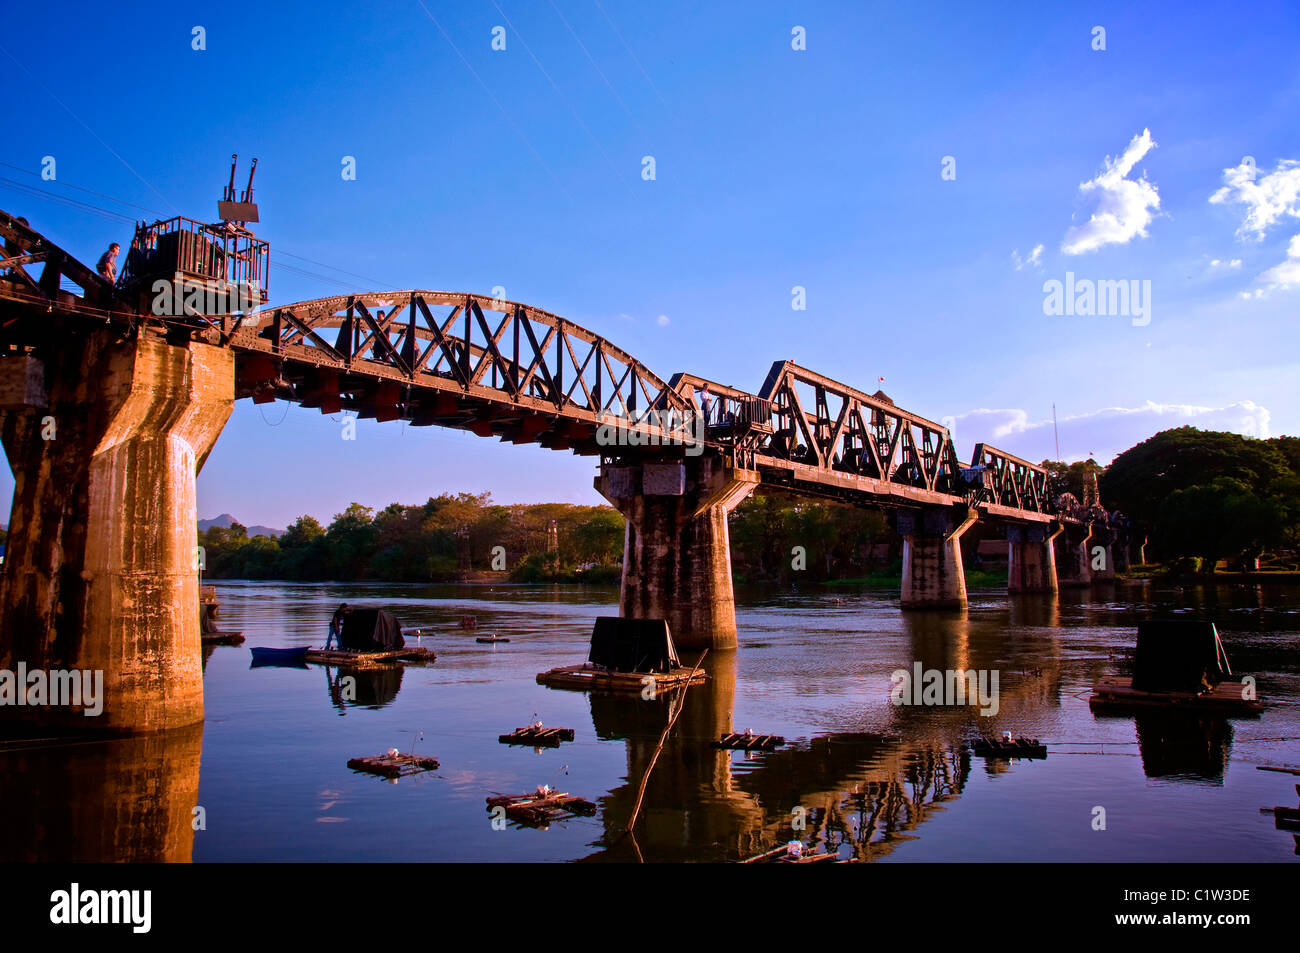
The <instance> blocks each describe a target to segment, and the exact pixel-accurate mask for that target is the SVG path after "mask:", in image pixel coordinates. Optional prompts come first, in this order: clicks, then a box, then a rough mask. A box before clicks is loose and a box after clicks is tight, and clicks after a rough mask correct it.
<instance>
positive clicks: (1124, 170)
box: [1061, 129, 1160, 255]
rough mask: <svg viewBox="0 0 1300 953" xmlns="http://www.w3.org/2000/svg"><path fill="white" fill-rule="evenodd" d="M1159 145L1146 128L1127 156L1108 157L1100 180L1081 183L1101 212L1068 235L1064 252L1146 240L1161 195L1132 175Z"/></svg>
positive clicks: (1127, 151) (1094, 214)
mask: <svg viewBox="0 0 1300 953" xmlns="http://www.w3.org/2000/svg"><path fill="white" fill-rule="evenodd" d="M1155 146H1156V143H1155V141H1154V140H1153V139H1152V138H1151V130H1150V129H1143V130H1142V134H1141V135H1138V136H1134V137H1133V141H1132V142H1130V143H1129V144H1128V148H1127V149H1125V150H1124V154H1123V155H1121V156H1119V157H1118V158H1111V157H1110V156H1107V157H1106V167H1105V168H1104V169H1103V170H1102V171H1101V172H1100V173H1099V174H1098V175H1097V177H1096V178H1094V179H1090V180H1088V181H1087V182H1083V183H1080V185H1079V194H1080V195H1081V196H1086V195H1088V194H1089V193H1096V195H1097V210H1096V211H1095V212H1093V214H1092V217H1091V218H1090V219H1088V221H1087V222H1086V223H1084V224H1083V225H1076V226H1074V227H1072V228H1071V229H1070V230H1069V231H1067V232H1066V233H1065V239H1064V241H1063V242H1062V244H1061V251H1063V252H1065V254H1067V255H1081V254H1083V253H1084V252H1090V251H1096V250H1097V249H1098V248H1101V247H1102V246H1103V245H1123V244H1125V243H1126V242H1129V241H1131V240H1132V239H1133V238H1134V237H1136V236H1139V235H1140V236H1142V237H1143V238H1145V237H1146V234H1147V226H1148V225H1149V224H1151V219H1152V218H1153V217H1154V216H1153V214H1152V213H1153V210H1155V209H1158V208H1160V195H1159V194H1158V193H1157V192H1156V187H1155V186H1154V185H1152V184H1151V183H1150V182H1148V181H1147V180H1146V176H1145V175H1144V176H1143V177H1142V178H1140V179H1137V180H1134V179H1130V178H1128V174H1129V173H1130V172H1132V171H1133V167H1134V166H1135V165H1137V163H1138V162H1139V161H1141V159H1142V157H1143V156H1145V155H1146V154H1147V153H1148V152H1150V151H1151V150H1152V149H1154V148H1155Z"/></svg>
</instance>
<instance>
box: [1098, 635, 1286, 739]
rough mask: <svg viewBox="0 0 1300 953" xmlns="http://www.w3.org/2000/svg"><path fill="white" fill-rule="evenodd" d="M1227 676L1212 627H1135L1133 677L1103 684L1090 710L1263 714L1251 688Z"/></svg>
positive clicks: (1229, 670)
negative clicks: (1161, 710) (1135, 642)
mask: <svg viewBox="0 0 1300 953" xmlns="http://www.w3.org/2000/svg"><path fill="white" fill-rule="evenodd" d="M1231 675H1232V668H1231V667H1230V666H1229V664H1228V653H1227V651H1225V650H1224V648H1223V642H1222V640H1221V639H1220V638H1219V631H1218V629H1217V628H1215V625H1214V623H1213V622H1205V621H1203V620H1197V619H1149V620H1147V621H1145V622H1139V623H1138V631H1137V648H1136V650H1135V651H1134V653H1133V677H1132V678H1123V677H1120V676H1110V677H1107V678H1103V679H1101V680H1100V681H1099V682H1098V683H1097V689H1096V691H1095V692H1094V694H1093V695H1092V697H1091V698H1089V699H1088V707H1089V708H1091V709H1092V710H1093V711H1094V712H1100V713H1103V714H1105V713H1115V714H1124V713H1126V712H1132V711H1139V710H1141V711H1144V710H1149V709H1164V710H1166V711H1195V712H1202V713H1213V714H1218V715H1240V716H1245V717H1253V716H1256V715H1258V714H1259V713H1260V712H1262V711H1263V710H1264V703H1263V702H1261V701H1260V700H1259V698H1258V697H1257V696H1256V694H1255V690H1254V687H1253V686H1252V685H1247V684H1246V683H1244V682H1242V681H1239V680H1233V679H1231V678H1229V677H1228V676H1231Z"/></svg>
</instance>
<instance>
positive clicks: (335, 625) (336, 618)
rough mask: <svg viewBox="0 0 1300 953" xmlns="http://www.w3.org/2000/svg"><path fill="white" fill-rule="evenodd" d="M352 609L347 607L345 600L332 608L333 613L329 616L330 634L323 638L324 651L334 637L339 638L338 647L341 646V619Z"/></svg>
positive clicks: (328, 647)
mask: <svg viewBox="0 0 1300 953" xmlns="http://www.w3.org/2000/svg"><path fill="white" fill-rule="evenodd" d="M351 611H352V610H351V609H349V608H348V604H347V603H346V602H345V603H343V604H342V605H340V606H339V607H338V608H337V609H335V610H334V615H333V616H332V617H331V618H330V636H329V638H328V639H326V640H325V651H326V652H328V651H329V650H330V645H331V644H332V643H333V642H334V640H335V639H338V640H339V648H340V649H342V648H343V620H344V619H345V618H347V615H348V613H349V612H351Z"/></svg>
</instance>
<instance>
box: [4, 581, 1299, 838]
mask: <svg viewBox="0 0 1300 953" xmlns="http://www.w3.org/2000/svg"><path fill="white" fill-rule="evenodd" d="M218 593H219V597H220V599H221V625H222V627H223V628H226V629H241V630H243V632H244V634H245V636H246V637H247V641H246V643H245V644H244V645H243V646H240V647H217V648H215V649H211V650H207V649H205V655H206V660H205V674H204V680H205V687H206V705H207V720H206V723H205V724H204V725H203V726H202V728H201V729H196V730H193V731H185V732H179V733H176V732H173V733H168V734H166V735H160V736H147V737H143V738H134V739H125V740H120V741H112V742H81V743H75V744H57V745H49V744H44V745H37V746H34V747H7V748H0V811H3V813H4V817H5V830H6V833H5V835H4V836H3V839H2V840H0V859H4V860H12V859H24V860H35V859H48V860H62V859H83V860H190V859H193V860H195V861H234V860H239V861H271V860H293V861H340V860H343V861H365V860H403V861H458V860H476V861H574V860H589V861H602V860H614V861H635V860H638V859H643V860H646V861H730V860H737V859H741V858H744V857H747V856H751V855H753V854H755V853H759V852H761V851H763V850H767V849H771V848H772V847H774V846H778V845H780V844H783V843H785V842H787V841H789V840H791V839H794V838H796V837H797V838H799V839H801V840H802V841H803V842H804V843H805V844H808V845H812V846H817V847H825V848H828V849H830V850H834V851H838V852H839V853H840V854H841V855H842V856H844V857H857V858H860V859H863V860H869V861H952V860H999V861H1001V860H1010V861H1032V860H1057V861H1102V860H1108V861H1138V860H1141V861H1226V860H1231V861H1284V860H1294V859H1300V858H1295V857H1294V855H1293V841H1292V837H1291V835H1289V834H1287V833H1285V832H1282V831H1278V830H1275V829H1274V825H1273V820H1272V816H1271V815H1270V814H1266V813H1261V811H1260V808H1261V807H1267V806H1272V805H1276V804H1285V805H1290V804H1294V803H1295V791H1294V784H1295V782H1296V781H1297V780H1300V779H1298V778H1297V777H1296V776H1293V775H1288V774H1281V773H1275V772H1270V771H1260V770H1257V769H1256V766H1257V765H1283V764H1290V765H1295V764H1296V763H1297V762H1300V741H1298V740H1297V739H1300V590H1297V589H1294V588H1292V589H1286V588H1266V587H1254V586H1223V587H1217V588H1211V587H1195V588H1191V587H1189V588H1187V589H1178V588H1174V587H1170V586H1165V585H1162V584H1154V583H1139V584H1128V585H1123V586H1112V587H1111V588H1110V589H1108V590H1107V589H1097V590H1094V591H1092V592H1091V593H1083V592H1069V591H1067V592H1063V593H1062V594H1061V597H1060V599H1059V601H1058V600H1057V599H1054V598H1046V597H1016V598H1011V597H1008V596H1007V595H1006V594H1005V593H1004V592H997V591H991V590H990V591H973V592H972V593H971V600H970V601H971V605H970V609H969V610H968V611H967V612H964V613H903V612H900V611H899V609H898V604H897V595H896V594H895V593H889V592H882V591H866V592H863V591H850V592H839V591H831V590H818V591H816V592H814V593H811V594H810V593H808V592H799V593H789V594H777V595H774V594H771V593H764V592H746V591H741V592H738V593H737V621H738V624H739V628H740V639H741V647H740V649H739V650H738V651H736V652H731V653H711V654H710V655H709V656H708V657H707V658H706V659H705V662H704V667H705V668H706V669H707V671H708V672H709V675H710V680H709V681H708V682H707V683H705V684H703V685H697V686H695V687H692V688H690V689H689V690H688V691H687V692H686V694H685V697H684V699H682V698H681V696H680V694H671V695H668V696H661V697H659V698H657V699H652V700H642V699H641V698H640V697H639V696H628V697H625V696H614V695H597V694H587V693H584V692H576V691H565V690H556V689H550V688H546V687H543V686H541V685H538V684H537V683H536V675H537V673H538V672H541V671H545V670H546V669H549V668H553V667H556V666H559V665H565V664H569V663H572V662H579V661H582V660H584V659H585V657H586V652H587V647H588V640H589V638H590V633H591V627H592V622H593V620H594V619H595V617H597V616H599V615H614V614H617V592H616V590H614V589H603V588H590V587H588V588H583V587H577V586H572V587H564V586H560V587H553V588H538V587H524V586H506V585H483V586H411V585H396V584H394V585H364V584H362V585H346V586H344V585H311V586H308V585H297V584H286V583H261V582H221V583H218ZM341 601H347V602H349V603H352V604H354V605H356V604H365V605H375V606H383V607H386V608H388V609H389V610H390V611H392V612H394V613H395V614H396V615H397V616H398V617H399V618H400V619H401V621H402V623H403V625H405V626H408V627H411V626H428V627H430V629H431V630H432V632H433V634H432V635H431V636H428V637H425V638H424V639H423V642H422V644H424V645H428V646H430V647H432V648H434V649H435V650H436V651H437V653H438V659H437V662H436V664H433V665H428V666H416V665H403V666H399V667H395V668H390V669H384V670H380V671H378V672H374V673H368V674H367V673H359V674H356V676H355V677H356V678H357V682H356V685H355V699H354V700H353V699H351V698H350V697H345V696H348V695H349V692H348V691H347V690H345V689H344V686H345V685H347V683H344V682H341V681H340V677H341V676H343V675H346V674H347V673H340V672H339V671H338V670H336V669H334V668H327V667H324V666H320V665H311V666H307V667H305V668H277V667H264V668H251V667H250V653H249V647H251V646H278V647H287V646H297V645H308V644H314V645H319V644H321V643H322V642H323V638H324V634H325V630H326V625H327V620H328V618H329V616H330V613H331V612H332V611H333V609H334V607H335V606H337V605H338V603H339V602H341ZM465 615H473V616H474V617H475V618H476V620H477V628H476V629H462V628H460V625H459V622H460V619H461V617H462V616H465ZM1178 615H1182V616H1185V617H1192V618H1206V619H1211V620H1213V621H1214V622H1216V623H1217V625H1218V627H1219V631H1220V633H1221V635H1222V636H1223V639H1224V643H1225V646H1226V648H1227V651H1228V655H1229V657H1230V659H1231V662H1232V665H1233V670H1234V672H1236V673H1237V674H1251V675H1254V676H1255V677H1256V679H1257V682H1258V686H1259V690H1260V694H1261V695H1262V697H1263V698H1264V700H1265V701H1266V702H1267V703H1268V704H1269V708H1268V709H1267V710H1266V711H1265V713H1264V714H1263V716H1262V717H1261V718H1259V719H1234V720H1230V721H1229V720H1223V719H1220V718H1202V717H1194V716H1181V717H1178V718H1170V717H1157V716H1144V717H1141V718H1137V719H1135V718H1133V717H1124V718H1116V717H1106V718H1100V717H1096V716H1094V715H1093V714H1092V713H1091V711H1090V710H1089V708H1088V702H1087V698H1088V694H1089V690H1090V689H1091V687H1092V686H1093V685H1094V683H1095V681H1096V680H1097V678H1098V677H1100V676H1102V675H1107V674H1112V673H1118V674H1127V672H1128V668H1127V665H1128V653H1129V651H1130V650H1131V647H1132V643H1133V638H1134V628H1135V626H1136V623H1137V622H1138V620H1140V619H1142V618H1149V617H1153V616H1160V617H1165V616H1178ZM484 633H496V634H498V635H502V636H508V637H509V638H510V639H511V641H510V642H509V643H503V644H498V645H483V644H479V643H477V642H475V636H476V635H481V634H484ZM683 656H684V658H685V659H686V660H687V661H688V662H689V661H692V660H693V656H692V655H691V653H685V652H684V653H683ZM918 662H919V663H921V665H922V667H923V668H924V669H939V670H949V669H976V670H985V671H989V672H993V671H996V672H997V673H998V677H999V681H998V711H997V713H996V714H994V715H982V714H981V713H980V709H979V708H978V707H977V706H973V705H968V706H959V705H953V706H907V705H903V706H897V705H895V704H893V703H892V701H891V697H890V696H891V689H892V688H893V686H894V682H893V680H892V674H893V673H894V672H895V671H897V670H900V669H902V670H908V671H911V670H912V669H913V667H914V665H915V664H916V663H918ZM678 705H681V706H683V710H682V712H681V714H680V717H679V718H678V720H677V722H676V724H675V726H674V728H673V731H672V733H671V734H670V736H669V738H668V740H667V742H666V744H665V745H664V747H663V750H662V752H661V753H660V755H659V757H658V758H657V759H656V761H655V764H654V769H653V771H652V772H651V775H650V778H649V781H648V783H647V784H646V787H645V795H644V804H643V806H642V816H643V820H642V821H641V822H639V823H638V824H637V826H636V833H635V834H634V835H633V836H630V837H629V836H622V832H623V828H624V826H625V825H626V822H627V820H628V818H629V815H630V814H631V812H632V808H633V804H634V802H635V800H636V796H637V790H638V788H639V786H640V784H641V782H642V778H643V775H644V773H645V770H646V767H647V765H648V764H649V763H650V760H651V757H652V755H653V753H654V750H655V748H656V745H657V744H658V742H659V739H660V737H661V735H662V733H663V730H664V727H665V725H666V724H667V723H668V719H669V717H670V715H671V713H672V712H673V710H675V708H676V707H677V706H678ZM534 720H541V721H543V722H545V723H546V724H547V725H548V726H549V725H558V726H565V727H569V728H573V729H574V730H575V732H576V739H575V741H573V742H572V743H566V744H564V745H563V746H562V747H560V748H556V749H545V750H540V751H539V750H535V749H533V748H522V747H511V746H506V745H502V744H500V743H498V741H497V736H498V735H500V734H503V733H506V732H509V731H510V730H512V729H514V728H517V727H520V726H523V725H525V724H528V723H530V722H531V721H534ZM745 729H753V730H754V731H755V732H758V733H764V734H768V733H770V734H778V735H782V736H784V737H785V738H786V740H787V744H786V745H785V746H784V747H781V748H779V749H777V750H776V751H774V752H772V753H766V754H745V753H741V752H726V751H718V750H715V749H713V748H712V747H711V746H710V745H709V742H710V740H712V739H714V738H717V737H718V736H719V735H720V734H722V733H723V732H727V731H732V730H736V731H743V730H745ZM1003 730H1010V731H1013V732H1014V733H1016V734H1020V735H1028V736H1036V737H1038V738H1040V739H1042V740H1043V741H1045V742H1047V743H1048V744H1049V754H1048V757H1047V758H1046V760H1032V761H1031V760H1017V761H1011V762H1006V761H1001V762H999V761H987V760H986V759H984V758H982V757H977V756H975V755H973V754H972V753H970V752H969V751H968V750H966V747H965V743H966V741H968V740H969V739H970V738H973V737H975V736H977V735H980V734H995V733H997V732H1001V731H1003ZM389 748H398V749H400V750H402V751H408V750H414V751H415V753H417V754H425V755H430V756H433V757H435V758H437V759H438V761H439V762H440V767H439V768H438V769H437V770H436V771H433V772H430V773H425V774H420V775H414V776H410V777H404V778H401V779H399V780H397V781H396V782H392V781H387V780H384V779H382V778H378V777H374V776H371V775H366V774H361V773H357V772H354V771H352V770H350V769H349V768H348V767H347V762H348V760H349V759H351V758H355V757H358V756H364V755H374V754H379V753H381V752H383V751H385V750H387V749H389ZM540 784H550V785H551V786H552V787H554V788H558V789H560V790H563V791H567V792H571V793H573V794H576V795H579V796H581V797H584V798H587V799H589V800H591V801H594V802H595V803H596V804H597V805H598V811H597V813H596V815H595V816H592V817H574V818H572V819H569V820H563V821H557V822H554V823H552V824H551V825H550V826H549V827H548V828H546V829H532V828H527V827H520V826H518V825H516V824H514V823H510V824H507V825H505V826H504V829H502V825H501V824H500V823H497V824H495V825H494V824H493V821H492V816H491V814H489V812H488V811H487V809H486V804H485V798H486V797H487V796H489V795H491V794H493V793H494V792H499V793H522V792H524V791H528V790H531V789H533V788H535V787H536V786H537V785H540ZM196 807H198V808H201V811H196ZM795 825H800V826H799V827H798V828H796V826H795ZM195 827H198V828H200V829H198V830H195Z"/></svg>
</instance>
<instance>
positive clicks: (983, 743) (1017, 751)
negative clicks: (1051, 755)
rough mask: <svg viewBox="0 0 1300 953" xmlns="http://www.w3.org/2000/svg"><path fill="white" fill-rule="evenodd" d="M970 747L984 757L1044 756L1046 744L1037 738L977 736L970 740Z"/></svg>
mask: <svg viewBox="0 0 1300 953" xmlns="http://www.w3.org/2000/svg"><path fill="white" fill-rule="evenodd" d="M971 748H972V749H973V750H974V751H975V753H976V754H977V755H980V756H981V757H985V758H1046V757H1047V745H1045V744H1042V743H1040V742H1039V740H1038V739H1037V738H1016V739H1014V740H1012V741H1003V740H1002V739H1001V738H979V739H977V740H975V741H973V742H971Z"/></svg>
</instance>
